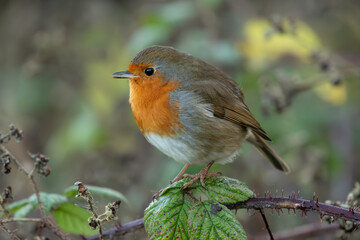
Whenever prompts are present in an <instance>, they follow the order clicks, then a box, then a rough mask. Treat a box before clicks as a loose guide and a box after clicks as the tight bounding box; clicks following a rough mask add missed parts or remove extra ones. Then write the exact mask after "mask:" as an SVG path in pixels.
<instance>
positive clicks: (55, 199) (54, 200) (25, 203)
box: [6, 192, 68, 218]
mask: <svg viewBox="0 0 360 240" xmlns="http://www.w3.org/2000/svg"><path fill="white" fill-rule="evenodd" d="M39 195H40V200H41V202H42V205H43V207H44V211H45V214H46V215H49V212H50V210H51V209H52V208H53V207H54V206H55V205H57V204H62V203H64V202H67V201H68V200H67V198H66V197H64V196H62V195H60V194H56V193H44V192H40V193H39ZM38 207H39V204H38V201H37V198H36V195H35V194H32V195H31V196H30V197H28V198H26V199H23V200H20V201H17V202H14V203H11V204H9V205H8V206H7V207H6V209H7V210H8V211H9V212H10V213H14V217H18V218H20V217H26V216H27V215H28V214H29V213H30V212H32V211H34V210H35V209H37V208H38Z"/></svg>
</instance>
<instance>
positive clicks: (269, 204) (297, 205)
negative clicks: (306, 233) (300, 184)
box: [223, 196, 360, 224]
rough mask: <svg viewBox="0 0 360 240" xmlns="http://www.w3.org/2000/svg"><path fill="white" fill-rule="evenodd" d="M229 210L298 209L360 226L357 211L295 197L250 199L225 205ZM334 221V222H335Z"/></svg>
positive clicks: (359, 214)
mask: <svg viewBox="0 0 360 240" xmlns="http://www.w3.org/2000/svg"><path fill="white" fill-rule="evenodd" d="M223 204H224V205H225V206H226V207H227V208H229V209H240V208H247V209H264V208H271V209H275V210H276V211H278V213H279V212H280V211H282V209H288V210H289V212H290V210H293V211H294V212H295V211H296V210H297V209H298V210H301V212H302V214H304V215H306V213H307V212H310V211H311V212H317V213H319V214H320V217H321V218H322V217H323V216H324V215H329V216H332V217H334V218H335V219H336V218H341V219H344V220H348V221H352V222H354V223H355V224H360V212H358V211H356V210H355V209H352V208H350V209H345V208H341V207H337V206H333V205H329V204H325V203H321V202H319V201H318V200H305V199H301V198H295V197H291V196H290V197H289V198H287V197H276V198H273V197H266V198H257V197H254V198H250V199H249V200H247V201H245V202H237V203H231V204H229V203H223ZM335 219H334V220H335Z"/></svg>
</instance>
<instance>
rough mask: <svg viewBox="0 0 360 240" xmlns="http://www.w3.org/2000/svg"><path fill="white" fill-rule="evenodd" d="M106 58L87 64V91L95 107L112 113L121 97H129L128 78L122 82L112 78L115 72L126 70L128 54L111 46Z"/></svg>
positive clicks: (107, 113)
mask: <svg viewBox="0 0 360 240" xmlns="http://www.w3.org/2000/svg"><path fill="white" fill-rule="evenodd" d="M107 50H108V54H107V57H106V58H101V59H94V60H92V61H90V62H89V63H88V64H87V66H86V74H87V76H86V86H85V92H86V96H87V97H88V99H89V101H90V103H91V104H92V106H93V108H94V109H96V111H97V112H99V113H101V114H102V115H105V116H108V115H112V112H111V111H112V110H114V108H115V104H116V103H117V101H118V100H119V97H121V96H123V97H128V92H129V89H128V88H129V87H128V83H127V81H126V80H123V81H122V82H123V83H122V84H120V83H119V80H118V79H114V78H112V74H113V73H114V72H117V71H120V70H125V69H126V67H127V64H128V58H129V57H128V56H127V54H124V53H121V52H120V49H119V48H118V47H116V46H115V45H114V46H110V47H109V48H108V49H107Z"/></svg>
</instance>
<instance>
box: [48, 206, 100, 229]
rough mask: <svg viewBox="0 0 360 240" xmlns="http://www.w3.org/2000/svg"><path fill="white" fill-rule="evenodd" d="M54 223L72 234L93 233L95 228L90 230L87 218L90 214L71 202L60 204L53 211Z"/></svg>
mask: <svg viewBox="0 0 360 240" xmlns="http://www.w3.org/2000/svg"><path fill="white" fill-rule="evenodd" d="M52 213H53V216H54V218H55V221H56V223H57V224H58V225H59V227H60V228H61V229H62V230H64V231H65V232H69V233H74V234H83V235H85V236H90V235H94V234H96V233H97V231H96V230H91V229H90V227H89V224H88V218H89V217H90V216H91V214H90V213H89V212H88V211H86V210H85V209H82V208H80V207H77V206H75V205H74V204H73V203H69V202H68V203H64V204H61V205H60V206H59V207H58V208H57V209H55V210H54V211H53V212H52Z"/></svg>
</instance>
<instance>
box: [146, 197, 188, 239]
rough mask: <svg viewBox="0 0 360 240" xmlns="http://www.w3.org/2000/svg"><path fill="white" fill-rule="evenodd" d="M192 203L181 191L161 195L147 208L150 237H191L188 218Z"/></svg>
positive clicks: (147, 228) (147, 224)
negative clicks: (186, 199) (185, 198)
mask: <svg viewBox="0 0 360 240" xmlns="http://www.w3.org/2000/svg"><path fill="white" fill-rule="evenodd" d="M190 209H191V204H190V202H188V201H185V200H184V197H183V195H182V194H181V193H176V194H172V195H170V196H163V197H159V199H158V200H155V201H154V202H152V203H151V204H150V205H149V207H148V208H147V209H145V216H144V222H145V229H146V231H147V233H148V234H149V237H150V239H153V240H155V239H169V240H171V239H183V240H186V239H189V234H188V227H187V220H188V211H189V210H190Z"/></svg>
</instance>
